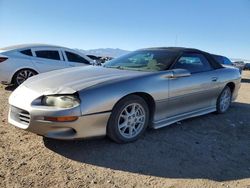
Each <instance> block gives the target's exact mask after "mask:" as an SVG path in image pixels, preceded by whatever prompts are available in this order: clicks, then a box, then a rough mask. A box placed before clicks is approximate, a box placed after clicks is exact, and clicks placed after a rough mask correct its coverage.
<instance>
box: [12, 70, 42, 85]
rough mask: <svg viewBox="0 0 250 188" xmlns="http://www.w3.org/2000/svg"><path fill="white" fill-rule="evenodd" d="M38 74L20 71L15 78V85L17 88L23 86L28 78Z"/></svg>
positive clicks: (31, 71) (30, 71)
mask: <svg viewBox="0 0 250 188" xmlns="http://www.w3.org/2000/svg"><path fill="white" fill-rule="evenodd" d="M36 74H37V73H36V72H35V71H33V70H31V69H22V70H20V71H18V72H17V73H16V74H15V75H14V77H13V83H14V85H15V86H19V85H21V84H22V83H23V82H24V81H25V80H27V79H28V78H30V77H32V76H34V75H36Z"/></svg>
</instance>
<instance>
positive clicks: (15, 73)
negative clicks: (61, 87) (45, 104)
mask: <svg viewBox="0 0 250 188" xmlns="http://www.w3.org/2000/svg"><path fill="white" fill-rule="evenodd" d="M92 63H93V60H91V59H90V58H89V57H87V56H86V55H84V54H83V53H81V52H79V51H76V50H73V49H69V48H65V47H61V46H53V45H44V44H28V45H18V46H11V47H7V48H3V49H1V50H0V82H1V83H2V84H15V85H17V86H18V85H20V84H22V83H23V82H24V81H25V80H27V79H28V78H29V77H31V76H34V75H36V74H39V73H43V72H48V71H52V70H57V69H64V68H68V67H76V66H86V65H90V64H92Z"/></svg>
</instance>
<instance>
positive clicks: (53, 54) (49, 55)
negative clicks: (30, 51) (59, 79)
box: [35, 50, 61, 60]
mask: <svg viewBox="0 0 250 188" xmlns="http://www.w3.org/2000/svg"><path fill="white" fill-rule="evenodd" d="M35 53H36V57H40V58H45V59H52V60H61V59H60V55H59V52H58V50H37V51H35Z"/></svg>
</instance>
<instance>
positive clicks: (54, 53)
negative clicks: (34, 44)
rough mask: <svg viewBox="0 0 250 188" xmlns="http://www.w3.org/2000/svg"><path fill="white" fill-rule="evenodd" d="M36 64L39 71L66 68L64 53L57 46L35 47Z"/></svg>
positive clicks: (34, 59)
mask: <svg viewBox="0 0 250 188" xmlns="http://www.w3.org/2000/svg"><path fill="white" fill-rule="evenodd" d="M32 51H33V54H34V58H33V62H34V65H35V66H36V67H37V69H38V70H39V72H48V71H52V70H57V69H63V68H66V67H67V65H66V63H65V61H63V57H62V53H61V51H60V50H59V49H57V48H33V49H32Z"/></svg>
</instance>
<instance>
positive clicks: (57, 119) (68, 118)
mask: <svg viewBox="0 0 250 188" xmlns="http://www.w3.org/2000/svg"><path fill="white" fill-rule="evenodd" d="M77 119H78V117H77V116H61V117H44V120H46V121H53V122H71V121H75V120H77Z"/></svg>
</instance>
